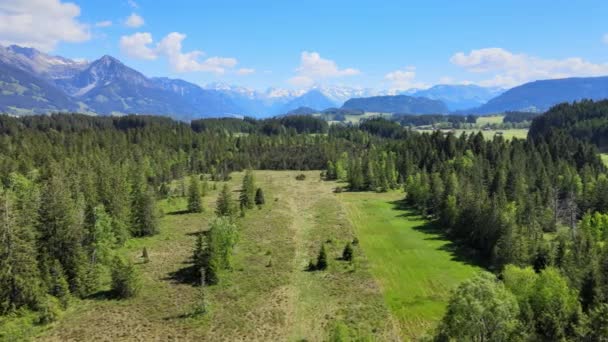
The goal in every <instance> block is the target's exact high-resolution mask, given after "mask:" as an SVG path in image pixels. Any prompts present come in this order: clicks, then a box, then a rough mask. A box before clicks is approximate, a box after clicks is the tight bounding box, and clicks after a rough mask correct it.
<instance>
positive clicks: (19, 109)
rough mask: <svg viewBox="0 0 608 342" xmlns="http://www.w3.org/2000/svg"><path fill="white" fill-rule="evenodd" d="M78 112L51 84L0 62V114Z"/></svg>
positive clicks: (72, 102)
mask: <svg viewBox="0 0 608 342" xmlns="http://www.w3.org/2000/svg"><path fill="white" fill-rule="evenodd" d="M76 110H82V106H81V105H80V104H78V103H77V101H76V100H74V99H72V98H71V97H69V96H68V95H66V94H65V93H63V92H62V91H61V90H60V89H59V88H57V87H56V86H55V85H54V84H52V83H49V82H48V81H47V80H45V79H42V78H39V77H35V76H33V75H32V74H30V73H28V72H26V71H24V70H21V69H19V68H17V67H14V66H13V65H10V64H6V63H5V62H3V61H0V112H2V113H10V114H27V113H48V112H55V111H76Z"/></svg>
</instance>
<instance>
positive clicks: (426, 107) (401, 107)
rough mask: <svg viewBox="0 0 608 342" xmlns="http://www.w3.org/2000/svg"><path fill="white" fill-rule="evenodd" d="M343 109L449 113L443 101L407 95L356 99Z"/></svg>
mask: <svg viewBox="0 0 608 342" xmlns="http://www.w3.org/2000/svg"><path fill="white" fill-rule="evenodd" d="M342 108H344V109H360V110H363V111H366V112H382V113H407V114H442V113H447V112H448V108H447V107H446V105H445V103H443V102H442V101H439V100H431V99H427V98H424V97H412V96H407V95H395V96H372V97H363V98H355V99H350V100H348V101H346V102H345V103H344V105H343V106H342Z"/></svg>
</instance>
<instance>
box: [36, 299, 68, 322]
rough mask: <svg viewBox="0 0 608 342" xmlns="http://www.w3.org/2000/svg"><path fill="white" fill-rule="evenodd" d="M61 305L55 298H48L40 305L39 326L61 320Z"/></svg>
mask: <svg viewBox="0 0 608 342" xmlns="http://www.w3.org/2000/svg"><path fill="white" fill-rule="evenodd" d="M61 306H62V305H61V303H60V302H59V299H57V298H55V297H53V296H46V298H45V299H44V300H43V301H42V302H41V303H40V304H39V305H38V319H37V320H36V323H37V324H42V325H44V324H49V323H53V322H55V321H56V320H58V319H59V316H61Z"/></svg>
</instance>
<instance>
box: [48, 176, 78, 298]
mask: <svg viewBox="0 0 608 342" xmlns="http://www.w3.org/2000/svg"><path fill="white" fill-rule="evenodd" d="M68 184H69V183H68V182H67V180H66V178H64V176H63V174H62V173H61V172H60V171H59V170H57V169H56V168H55V169H54V170H51V175H50V176H49V178H48V180H47V183H46V186H45V188H44V190H43V192H42V197H41V206H40V221H39V225H38V245H39V248H40V257H41V264H42V267H43V271H45V270H46V269H48V268H49V267H50V266H51V265H50V264H49V262H53V261H55V260H56V261H58V262H59V263H60V264H61V267H62V273H63V272H65V276H66V279H67V282H68V284H69V287H70V291H71V292H72V293H74V294H76V295H82V294H83V293H82V291H83V284H82V282H83V277H84V271H85V267H86V266H87V258H86V255H85V253H84V250H83V246H82V242H83V239H84V235H85V234H84V229H83V226H82V224H83V222H82V221H81V219H80V218H79V216H78V212H77V210H76V206H75V203H74V200H73V199H72V197H71V194H70V193H69V191H68V189H67V186H66V185H68Z"/></svg>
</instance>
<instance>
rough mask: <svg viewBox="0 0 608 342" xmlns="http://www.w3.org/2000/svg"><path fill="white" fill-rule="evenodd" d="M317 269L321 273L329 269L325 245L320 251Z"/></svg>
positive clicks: (322, 245)
mask: <svg viewBox="0 0 608 342" xmlns="http://www.w3.org/2000/svg"><path fill="white" fill-rule="evenodd" d="M315 268H316V269H317V270H320V271H323V270H325V269H327V253H326V252H325V244H321V249H320V250H319V255H318V256H317V264H316V267H315Z"/></svg>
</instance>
